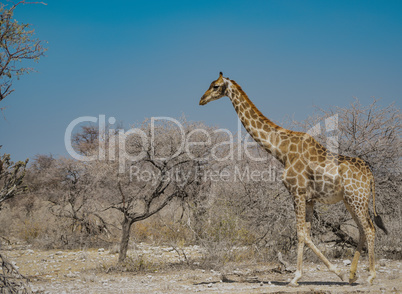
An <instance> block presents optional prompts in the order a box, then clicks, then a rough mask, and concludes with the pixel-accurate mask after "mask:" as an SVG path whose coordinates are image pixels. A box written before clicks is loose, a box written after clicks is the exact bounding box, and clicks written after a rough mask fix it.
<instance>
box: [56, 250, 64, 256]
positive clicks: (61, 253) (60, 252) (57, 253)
mask: <svg viewBox="0 0 402 294" xmlns="http://www.w3.org/2000/svg"><path fill="white" fill-rule="evenodd" d="M55 254H56V255H63V251H57V252H56V253H55Z"/></svg>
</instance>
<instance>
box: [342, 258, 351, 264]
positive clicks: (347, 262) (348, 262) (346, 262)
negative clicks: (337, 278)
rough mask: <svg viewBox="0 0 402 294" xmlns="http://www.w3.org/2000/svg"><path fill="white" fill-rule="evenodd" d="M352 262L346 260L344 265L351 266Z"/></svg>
mask: <svg viewBox="0 0 402 294" xmlns="http://www.w3.org/2000/svg"><path fill="white" fill-rule="evenodd" d="M351 263H352V262H351V261H350V260H349V259H345V260H344V261H343V264H344V265H349V264H351Z"/></svg>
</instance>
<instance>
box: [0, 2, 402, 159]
mask: <svg viewBox="0 0 402 294" xmlns="http://www.w3.org/2000/svg"><path fill="white" fill-rule="evenodd" d="M46 3H47V4H48V5H47V6H44V5H25V6H23V7H19V8H18V9H17V11H16V15H15V16H16V18H17V19H18V20H19V21H20V22H24V23H31V24H33V27H34V28H35V30H36V36H37V37H38V38H40V39H43V40H46V41H47V42H48V44H47V46H48V48H49V50H48V51H47V53H46V55H47V56H46V57H44V58H42V59H41V60H40V62H39V63H37V64H36V63H34V64H31V65H33V66H34V67H35V68H36V69H37V70H38V72H36V73H31V74H29V75H26V76H23V77H22V78H21V79H20V80H19V81H15V83H14V86H15V92H14V93H13V94H12V95H10V96H9V97H7V98H6V99H5V100H3V101H2V102H1V104H0V106H1V107H7V108H6V110H5V111H4V112H3V114H4V115H5V118H6V120H3V119H2V120H1V121H0V145H3V148H2V149H1V152H2V153H4V152H7V153H11V154H12V158H13V159H14V160H20V159H25V158H27V157H30V158H31V157H33V156H35V155H36V154H49V153H51V154H53V155H55V156H58V155H66V154H67V153H66V149H65V146H64V133H65V129H66V127H67V126H68V124H69V123H70V122H71V121H72V120H74V119H75V118H78V117H80V116H96V117H97V116H98V115H99V114H104V115H106V117H111V116H113V117H115V118H116V119H117V121H121V122H122V123H123V124H124V126H125V127H126V128H127V127H130V126H131V125H132V124H133V123H138V122H141V121H143V120H144V118H147V117H152V116H169V117H180V116H181V115H182V114H184V115H185V116H186V117H187V119H189V120H192V121H204V122H205V123H207V124H210V125H217V126H220V127H223V128H228V129H231V130H235V129H236V126H237V116H236V114H235V112H234V110H233V107H232V105H231V104H230V102H229V100H228V99H227V98H226V99H221V100H220V101H216V102H214V103H211V104H208V105H207V106H204V107H200V106H198V101H199V99H200V97H201V96H202V94H203V93H204V91H205V90H206V89H207V88H208V86H209V84H210V82H211V81H212V80H214V79H216V78H217V77H218V73H219V71H223V73H224V76H228V77H230V78H231V79H234V80H235V81H237V83H239V84H240V85H241V86H242V88H243V89H244V90H245V91H246V93H247V94H248V95H249V97H250V98H251V99H252V100H253V101H254V103H255V104H256V106H257V107H258V108H259V109H260V110H261V111H262V112H263V113H264V114H265V115H266V116H267V117H268V118H271V119H273V120H275V121H277V122H278V121H279V122H280V121H281V120H284V119H285V117H287V116H293V117H294V118H295V119H297V120H303V119H305V118H306V117H308V116H309V115H311V114H312V113H313V105H317V106H319V107H323V108H326V107H329V106H346V105H347V104H349V103H350V102H351V101H353V97H358V98H359V99H360V100H361V102H362V103H365V104H368V103H369V102H371V101H372V98H371V97H372V96H374V97H376V98H382V101H381V103H382V104H383V105H388V104H390V103H392V102H393V101H396V105H397V107H400V104H401V103H400V102H401V101H402V99H401V97H402V82H401V81H402V54H401V52H402V18H401V17H400V15H401V13H402V2H401V1H72V0H69V1H67V0H49V1H46Z"/></svg>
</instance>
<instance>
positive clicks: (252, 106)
mask: <svg viewBox="0 0 402 294" xmlns="http://www.w3.org/2000/svg"><path fill="white" fill-rule="evenodd" d="M230 82H231V83H232V84H233V85H234V86H235V87H236V89H237V90H238V91H239V92H240V94H241V95H243V97H244V99H246V101H247V102H248V103H249V104H250V107H251V108H252V109H253V110H254V111H255V112H256V113H257V114H258V115H259V116H260V117H262V118H263V119H264V121H265V122H266V123H267V124H269V125H271V126H272V127H274V128H275V129H277V130H278V131H283V132H286V133H291V134H298V135H308V134H307V133H304V132H296V131H292V130H288V129H285V128H283V127H281V126H278V125H277V124H276V123H274V122H273V121H271V120H269V119H268V118H267V117H266V116H265V115H263V114H262V112H261V111H260V110H259V109H258V108H257V107H256V106H255V105H254V103H253V102H252V101H251V100H250V98H248V96H247V94H246V92H244V90H243V89H242V88H241V86H240V85H239V84H238V83H236V81H234V80H230ZM313 139H314V138H313Z"/></svg>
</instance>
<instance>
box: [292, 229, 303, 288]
mask: <svg viewBox="0 0 402 294" xmlns="http://www.w3.org/2000/svg"><path fill="white" fill-rule="evenodd" d="M298 239H299V242H298V245H297V269H296V273H295V276H294V278H293V280H292V281H291V282H290V283H289V285H290V286H293V287H297V286H299V284H298V283H297V282H298V281H299V280H300V279H301V277H302V275H303V268H302V267H303V250H304V238H300V237H299V238H298Z"/></svg>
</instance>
